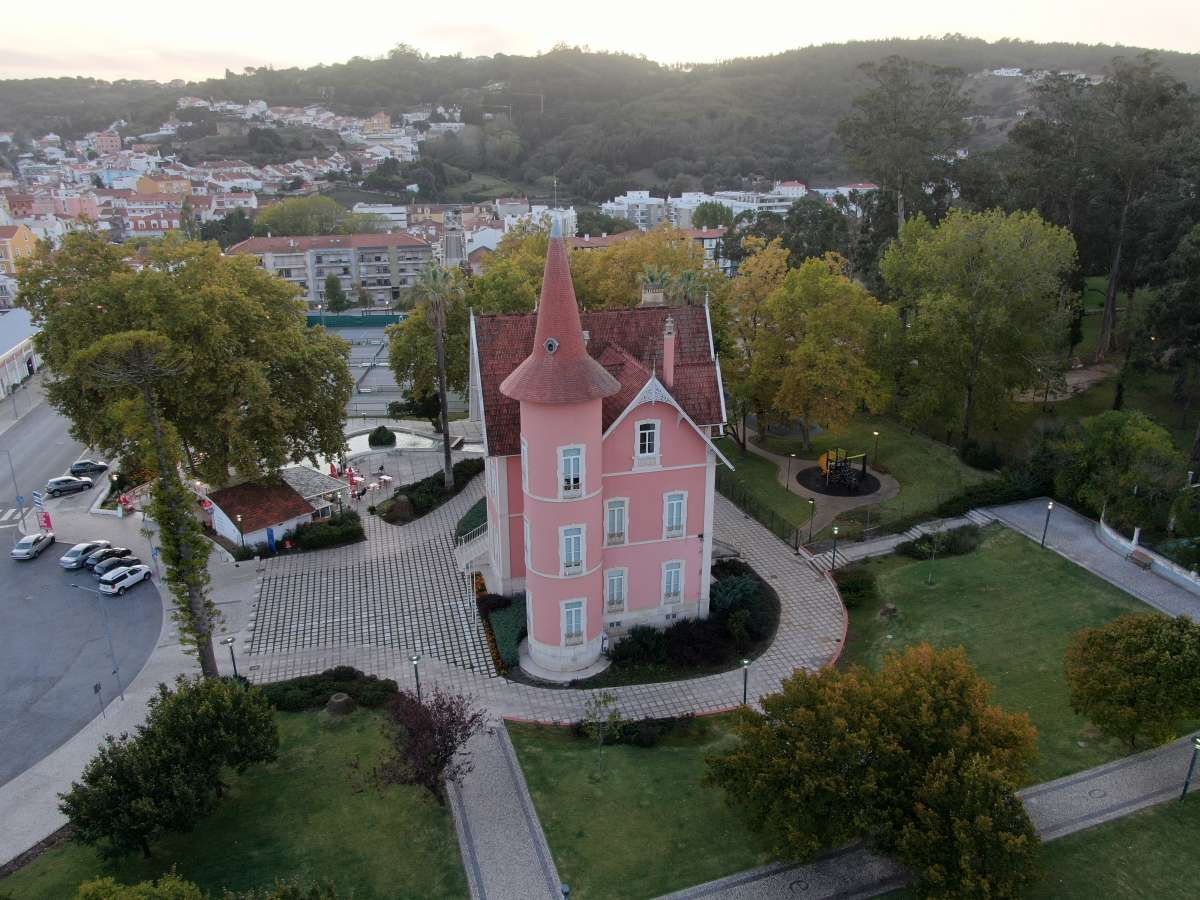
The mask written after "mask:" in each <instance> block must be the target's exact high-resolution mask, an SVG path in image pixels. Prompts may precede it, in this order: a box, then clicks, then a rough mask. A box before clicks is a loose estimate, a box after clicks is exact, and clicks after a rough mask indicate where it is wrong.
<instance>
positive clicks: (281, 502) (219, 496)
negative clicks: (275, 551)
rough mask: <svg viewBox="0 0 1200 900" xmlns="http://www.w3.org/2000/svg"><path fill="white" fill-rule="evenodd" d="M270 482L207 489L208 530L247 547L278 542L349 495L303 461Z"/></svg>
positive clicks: (336, 507)
mask: <svg viewBox="0 0 1200 900" xmlns="http://www.w3.org/2000/svg"><path fill="white" fill-rule="evenodd" d="M279 475H280V479H281V480H280V481H279V482H276V483H273V484H259V483H255V482H249V481H247V482H243V483H242V484H235V485H232V486H230V487H225V488H221V489H220V490H217V491H212V492H210V493H209V495H208V500H209V502H210V503H211V504H212V509H211V511H210V512H211V514H212V527H213V531H215V532H216V533H217V534H219V535H221V537H223V538H225V539H226V540H228V541H232V542H233V543H235V544H244V545H245V546H247V547H249V546H252V545H254V544H263V543H268V542H269V540H271V539H273V540H275V541H277V542H282V541H283V540H284V538H286V537H287V536H288V535H289V534H291V533H292V532H294V531H295V530H296V528H297V527H298V526H300V525H303V524H305V523H306V522H312V521H314V520H318V519H323V518H327V517H328V516H330V515H332V514H333V513H334V512H336V511H338V510H339V509H342V508H345V506H346V505H347V504H348V503H349V501H350V488H349V486H347V485H346V484H345V482H342V481H338V480H337V479H336V478H331V477H330V476H328V475H325V474H323V473H321V472H318V471H317V470H316V469H310V468H309V467H308V466H292V467H290V468H287V469H284V470H283V471H282V472H280V473H279Z"/></svg>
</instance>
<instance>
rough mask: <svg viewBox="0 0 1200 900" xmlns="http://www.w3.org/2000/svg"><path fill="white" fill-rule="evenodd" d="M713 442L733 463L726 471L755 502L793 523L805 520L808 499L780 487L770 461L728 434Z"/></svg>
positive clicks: (775, 470) (801, 522)
mask: <svg viewBox="0 0 1200 900" xmlns="http://www.w3.org/2000/svg"><path fill="white" fill-rule="evenodd" d="M716 444H717V446H718V447H719V448H720V450H721V452H722V453H724V454H725V456H726V457H727V458H728V459H729V461H730V462H731V463H733V465H734V471H733V472H732V473H730V474H731V475H732V476H733V477H734V478H735V479H736V480H737V481H738V482H739V483H740V484H741V485H742V486H743V487H744V488H745V489H746V490H747V491H748V492H749V493H750V495H751V496H752V497H753V498H754V499H755V500H756V501H757V502H758V503H760V504H762V505H763V506H765V507H766V508H768V509H771V510H773V511H774V512H775V513H776V514H777V515H779V516H781V517H782V518H784V519H786V520H787V521H788V522H790V523H791V524H792V525H793V526H796V525H803V524H806V523H807V522H808V519H809V505H808V503H807V502H806V501H805V500H803V499H801V498H800V497H798V496H796V495H795V494H791V493H788V492H787V491H785V490H784V489H783V486H782V485H780V483H779V481H778V477H777V472H778V469H777V468H776V466H775V464H774V463H773V462H771V461H770V460H767V459H763V458H762V457H761V456H757V455H755V454H754V453H751V452H750V451H749V450H747V451H746V452H744V453H743V452H742V449H741V448H740V447H738V445H737V443H736V442H735V441H733V440H732V439H730V438H721V439H720V440H719V441H717V442H716Z"/></svg>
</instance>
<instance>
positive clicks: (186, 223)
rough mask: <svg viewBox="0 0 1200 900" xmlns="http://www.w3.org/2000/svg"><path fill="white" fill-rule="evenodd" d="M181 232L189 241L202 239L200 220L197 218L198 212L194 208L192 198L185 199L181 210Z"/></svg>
mask: <svg viewBox="0 0 1200 900" xmlns="http://www.w3.org/2000/svg"><path fill="white" fill-rule="evenodd" d="M179 230H180V232H181V233H182V234H183V236H184V237H185V238H187V239H188V240H189V241H197V240H199V239H200V220H199V219H197V218H196V210H195V209H193V208H192V198H191V197H184V198H183V204H182V206H181V207H180V210H179Z"/></svg>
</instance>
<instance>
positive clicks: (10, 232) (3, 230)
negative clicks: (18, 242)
mask: <svg viewBox="0 0 1200 900" xmlns="http://www.w3.org/2000/svg"><path fill="white" fill-rule="evenodd" d="M16 236H17V226H16V225H0V241H6V240H8V239H9V238H13V237H16Z"/></svg>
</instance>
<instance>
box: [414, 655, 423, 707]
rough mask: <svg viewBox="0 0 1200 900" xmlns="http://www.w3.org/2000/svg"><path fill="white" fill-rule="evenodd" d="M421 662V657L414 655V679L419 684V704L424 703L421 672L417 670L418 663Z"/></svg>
mask: <svg viewBox="0 0 1200 900" xmlns="http://www.w3.org/2000/svg"><path fill="white" fill-rule="evenodd" d="M420 661H421V657H420V656H418V655H417V654H416V653H414V654H413V655H412V666H413V679H414V680H415V681H416V682H417V702H418V703H423V702H424V701H423V700H422V699H421V670H420V669H418V668H417V663H419V662H420Z"/></svg>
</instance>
